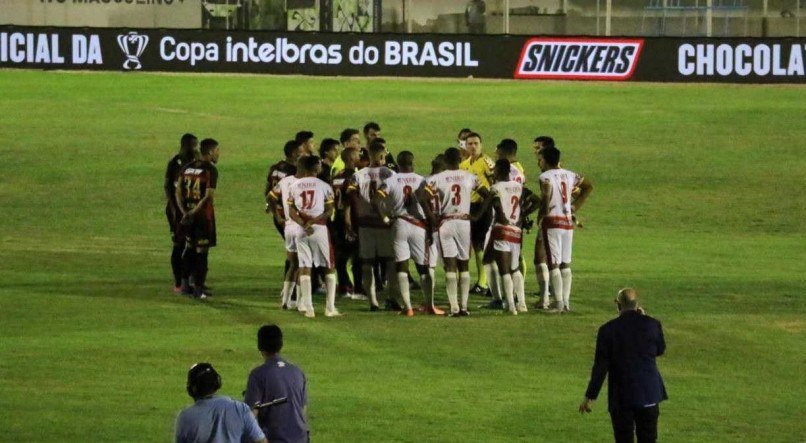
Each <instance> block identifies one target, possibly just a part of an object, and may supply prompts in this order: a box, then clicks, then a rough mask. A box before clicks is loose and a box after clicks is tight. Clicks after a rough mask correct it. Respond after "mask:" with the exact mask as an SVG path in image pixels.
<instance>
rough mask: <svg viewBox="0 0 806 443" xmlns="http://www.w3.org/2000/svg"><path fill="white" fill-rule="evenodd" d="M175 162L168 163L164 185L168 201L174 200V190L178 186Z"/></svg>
mask: <svg viewBox="0 0 806 443" xmlns="http://www.w3.org/2000/svg"><path fill="white" fill-rule="evenodd" d="M173 164H174V163H173V162H169V163H168V167H167V168H166V169H165V184H164V185H163V189H164V190H165V198H167V199H168V200H170V199H172V198H174V194H173V192H172V189H174V186H175V185H176V182H175V180H176V173H175V172H174V168H173Z"/></svg>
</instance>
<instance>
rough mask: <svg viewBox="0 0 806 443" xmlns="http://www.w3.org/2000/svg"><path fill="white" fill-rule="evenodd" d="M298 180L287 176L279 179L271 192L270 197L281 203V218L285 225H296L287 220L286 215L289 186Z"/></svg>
mask: <svg viewBox="0 0 806 443" xmlns="http://www.w3.org/2000/svg"><path fill="white" fill-rule="evenodd" d="M297 180H299V179H298V178H297V177H296V176H293V175H287V176H285V177H283V178H282V179H280V181H279V182H277V184H276V185H275V186H274V189H272V190H271V193H272V196H273V197H274V198H275V199H276V200H279V201H281V202H282V203H283V217H285V219H286V223H292V224H297V222H295V221H294V220H291V218H289V216H288V214H289V212H288V199H289V196H290V195H291V194H290V192H291V185H293V184H294V182H296V181H297Z"/></svg>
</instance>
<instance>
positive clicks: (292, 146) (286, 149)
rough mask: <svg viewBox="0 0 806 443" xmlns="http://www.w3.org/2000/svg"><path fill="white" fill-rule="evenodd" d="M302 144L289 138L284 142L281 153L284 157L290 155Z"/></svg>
mask: <svg viewBox="0 0 806 443" xmlns="http://www.w3.org/2000/svg"><path fill="white" fill-rule="evenodd" d="M301 145H302V144H301V143H300V142H298V141H296V140H289V141H287V142H285V146H283V154H285V156H286V157H291V154H293V153H294V151H295V150H297V149H299V147H300V146H301Z"/></svg>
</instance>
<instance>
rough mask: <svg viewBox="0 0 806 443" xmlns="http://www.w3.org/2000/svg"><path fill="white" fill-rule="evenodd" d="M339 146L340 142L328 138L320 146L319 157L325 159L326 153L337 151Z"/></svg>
mask: <svg viewBox="0 0 806 443" xmlns="http://www.w3.org/2000/svg"><path fill="white" fill-rule="evenodd" d="M337 146H339V141H338V140H336V139H333V138H326V139H324V140H322V143H320V144H319V156H320V157H324V156H325V153H326V152H328V151H331V150H333V149H336V147H337Z"/></svg>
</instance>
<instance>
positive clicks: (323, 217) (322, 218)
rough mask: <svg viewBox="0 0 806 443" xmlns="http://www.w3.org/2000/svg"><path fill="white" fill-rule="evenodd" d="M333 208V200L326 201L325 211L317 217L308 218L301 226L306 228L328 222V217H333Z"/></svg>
mask: <svg viewBox="0 0 806 443" xmlns="http://www.w3.org/2000/svg"><path fill="white" fill-rule="evenodd" d="M333 206H334V205H333V200H328V201H326V202H325V210H324V211H323V212H322V213H321V214H319V215H318V216H316V217H314V218H309V219H308V221H307V222H305V223H304V224H303V226H305V227H306V228H307V227H308V226H312V225H315V224H321V223H327V221H328V220H330V216H331V215H333ZM295 221H296V220H295Z"/></svg>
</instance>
